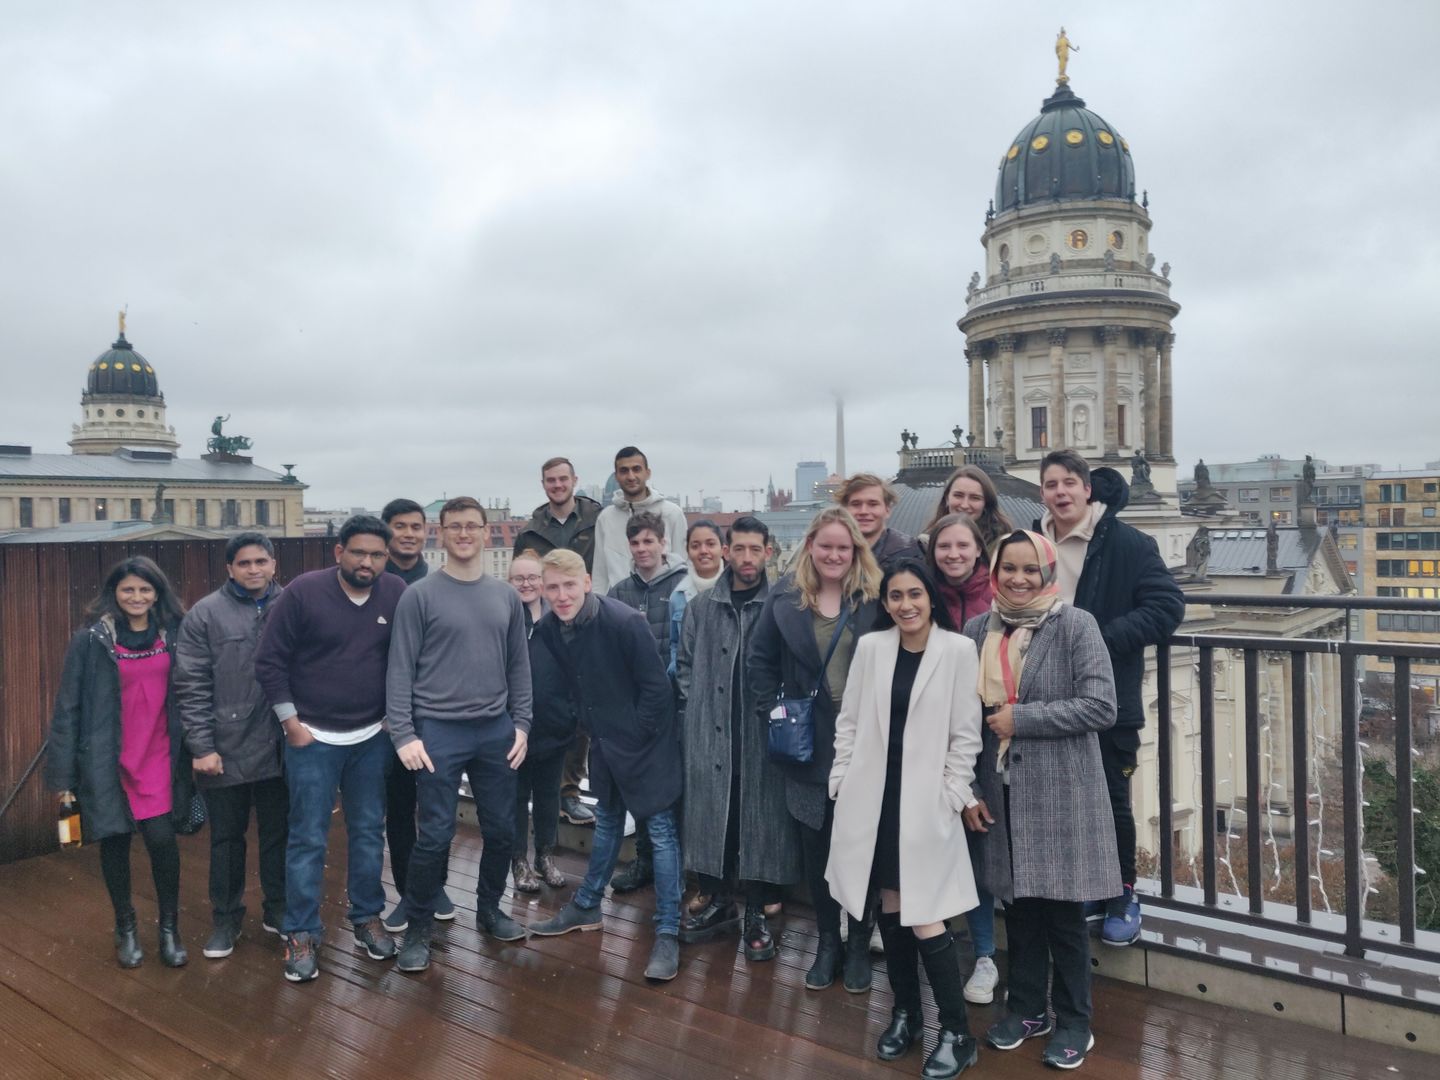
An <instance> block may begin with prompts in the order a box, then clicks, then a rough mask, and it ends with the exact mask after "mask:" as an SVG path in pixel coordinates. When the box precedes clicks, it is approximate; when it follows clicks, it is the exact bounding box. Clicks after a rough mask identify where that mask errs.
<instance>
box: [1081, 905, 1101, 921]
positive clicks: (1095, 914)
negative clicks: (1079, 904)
mask: <svg viewBox="0 0 1440 1080" xmlns="http://www.w3.org/2000/svg"><path fill="white" fill-rule="evenodd" d="M1103 918H1105V901H1104V900H1086V901H1085V921H1086V922H1096V921H1098V920H1100V919H1103Z"/></svg>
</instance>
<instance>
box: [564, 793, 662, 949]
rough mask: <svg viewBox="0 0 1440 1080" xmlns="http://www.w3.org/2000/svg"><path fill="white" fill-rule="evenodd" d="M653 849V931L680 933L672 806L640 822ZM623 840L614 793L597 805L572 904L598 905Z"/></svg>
mask: <svg viewBox="0 0 1440 1080" xmlns="http://www.w3.org/2000/svg"><path fill="white" fill-rule="evenodd" d="M640 827H641V828H642V829H644V830H645V832H646V833H647V834H649V836H650V841H651V843H652V845H653V846H654V849H655V855H654V859H655V932H656V933H657V934H672V935H677V936H678V935H679V933H680V829H679V826H678V824H677V822H676V818H675V808H674V807H673V806H672V807H670V808H669V809H667V810H661V811H660V812H659V813H658V814H652V815H650V816H649V817H648V818H646V819H645V820H644V821H642V822H640ZM624 842H625V804H624V803H623V802H621V801H620V799H619V798H618V797H617V798H615V799H614V800H613V801H612V802H611V804H610V805H609V806H604V805H602V806H599V807H596V814H595V839H594V841H593V846H592V847H591V849H590V865H589V867H588V868H587V869H586V871H585V880H584V881H583V882H581V884H580V888H579V889H577V890H576V892H575V906H576V907H580V908H585V909H587V910H588V909H590V908H594V907H598V906H599V904H600V901H601V900H602V899H604V897H605V886H606V885H608V884H610V875H611V874H613V873H614V872H615V862H616V860H617V859H619V858H620V845H621V844H623V843H624Z"/></svg>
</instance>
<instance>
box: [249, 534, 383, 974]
mask: <svg viewBox="0 0 1440 1080" xmlns="http://www.w3.org/2000/svg"><path fill="white" fill-rule="evenodd" d="M338 539H339V543H338V544H336V545H335V561H336V563H337V564H338V566H337V567H335V568H332V569H328V570H315V571H312V572H311V573H308V574H301V575H300V576H299V577H298V578H296V579H295V580H294V581H292V582H291V583H290V585H289V587H288V588H287V589H286V590H285V591H284V592H283V593H282V594H281V595H280V598H279V599H278V600H276V601H275V607H274V609H273V610H272V611H271V612H270V619H269V623H268V624H267V626H266V627H265V635H264V637H263V638H262V639H261V641H260V648H259V651H258V652H257V654H256V656H255V677H256V679H257V680H258V681H259V683H260V687H261V689H263V690H264V691H265V696H266V698H267V699H269V701H270V704H271V706H272V707H273V708H274V710H275V716H276V718H277V719H278V720H279V722H280V724H281V725H282V726H283V727H284V729H285V779H286V783H287V785H288V787H289V789H290V837H289V841H288V842H287V845H286V849H285V904H286V907H285V922H284V925H283V926H282V927H281V929H282V931H283V933H284V934H285V937H286V942H287V944H286V949H285V978H287V979H289V980H290V981H291V982H308V981H309V980H310V979H313V978H315V977H316V976H317V975H318V974H319V973H320V971H319V965H318V962H317V959H316V952H317V948H318V946H319V944H320V941H321V939H322V936H323V933H324V927H323V925H322V924H321V922H320V896H321V891H322V888H323V884H324V876H325V847H326V839H327V836H328V833H329V830H330V817H331V814H332V811H333V810H334V807H335V794H336V791H337V790H338V791H339V793H340V799H341V805H342V807H343V808H344V811H345V832H346V836H347V839H348V841H349V857H348V866H347V870H348V875H349V877H348V892H349V895H350V922H351V924H352V926H353V927H354V933H355V944H356V947H357V948H359V949H362V950H363V951H364V952H365V953H366V955H368V956H369V957H370V958H371V959H372V960H387V959H389V958H390V957H392V956H394V955H395V942H394V941H393V940H392V939H391V937H390V935H389V934H387V933H386V932H385V927H384V926H383V925H382V924H381V922H380V911H381V909H382V908H383V907H384V905H385V892H384V889H383V887H382V886H381V884H380V873H381V869H382V867H383V865H384V860H385V764H386V760H387V758H388V756H389V752H390V740H389V738H388V736H386V734H385V733H384V732H383V731H382V730H381V722H382V721H383V720H384V718H385V666H386V663H387V661H388V658H389V652H390V627H391V625H392V624H393V623H394V621H395V606H396V604H398V603H399V601H400V594H401V593H403V592H404V591H405V584H404V582H402V581H401V580H400V579H399V578H398V577H396V576H395V575H394V574H386V573H385V572H384V570H385V559H386V551H387V544H388V543H389V539H390V530H389V529H388V528H387V527H386V525H385V523H384V522H382V521H380V520H379V519H378V518H374V517H370V516H368V515H363V514H358V515H356V516H355V517H352V518H351V519H350V520H349V521H347V522H345V524H344V525H343V526H341V528H340V535H339V537H338Z"/></svg>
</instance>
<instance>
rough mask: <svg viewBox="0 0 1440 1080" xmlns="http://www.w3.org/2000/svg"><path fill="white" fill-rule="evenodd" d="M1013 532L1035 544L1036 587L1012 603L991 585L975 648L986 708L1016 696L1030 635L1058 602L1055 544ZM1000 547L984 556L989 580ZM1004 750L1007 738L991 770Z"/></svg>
mask: <svg viewBox="0 0 1440 1080" xmlns="http://www.w3.org/2000/svg"><path fill="white" fill-rule="evenodd" d="M1018 531H1020V532H1022V533H1023V534H1024V536H1025V537H1026V539H1028V540H1029V541H1030V543H1032V544H1033V545H1034V546H1035V551H1036V553H1037V554H1038V555H1039V559H1040V590H1039V591H1038V592H1037V593H1035V594H1034V595H1033V596H1031V597H1030V599H1029V600H1027V601H1026V602H1025V603H1023V604H1016V603H1014V602H1013V601H1011V600H1010V599H1009V598H1008V597H1006V596H1005V594H1004V593H1003V592H1002V591H1001V590H1000V588H999V587H998V586H996V588H995V601H994V603H993V604H992V605H991V608H990V621H989V623H988V624H987V625H986V627H985V641H984V644H983V645H982V646H981V648H980V700H981V701H982V702H983V703H984V705H985V707H986V708H988V709H998V708H1000V707H1001V706H1003V705H1014V704H1015V703H1016V702H1018V701H1019V700H1020V672H1021V669H1022V668H1024V666H1025V653H1026V652H1027V651H1028V650H1029V648H1030V639H1031V638H1032V637H1033V636H1034V634H1035V631H1036V629H1038V628H1039V627H1040V625H1041V624H1042V623H1044V621H1045V620H1046V619H1048V618H1049V617H1050V613H1051V612H1052V611H1055V610H1057V609H1058V608H1059V607H1060V606H1061V605H1063V604H1064V600H1062V599H1061V597H1060V586H1059V583H1058V581H1057V580H1056V561H1057V559H1056V553H1055V545H1054V544H1052V543H1051V542H1050V541H1049V540H1047V539H1046V538H1045V537H1044V536H1042V535H1041V534H1039V533H1034V532H1030V531H1029V530H1023V529H1022V530H1018ZM1011 535H1012V536H1013V535H1014V534H1013V533H1012V534H1011ZM1001 543H1002V544H1003V543H1004V541H1003V540H1002V541H1001ZM1000 551H1001V548H1000V546H999V545H997V546H996V548H995V554H994V555H992V556H991V558H990V575H991V578H992V580H994V579H995V578H997V577H998V575H999V572H1000ZM1009 750H1010V740H1009V739H1001V740H1000V749H999V752H998V753H997V754H996V756H995V767H996V769H997V770H1000V771H1003V770H1004V762H1005V756H1006V754H1007V753H1008V752H1009Z"/></svg>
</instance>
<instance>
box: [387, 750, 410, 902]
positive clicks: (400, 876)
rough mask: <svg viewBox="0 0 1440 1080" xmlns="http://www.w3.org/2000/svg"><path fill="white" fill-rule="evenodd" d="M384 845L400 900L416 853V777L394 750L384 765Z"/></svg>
mask: <svg viewBox="0 0 1440 1080" xmlns="http://www.w3.org/2000/svg"><path fill="white" fill-rule="evenodd" d="M385 843H386V846H388V847H389V848H390V873H391V875H393V876H394V878H395V891H396V892H398V893H399V894H400V895H401V896H402V897H403V896H404V895H405V883H406V881H407V880H408V879H409V873H410V853H411V852H412V851H414V850H415V774H414V773H413V772H411V771H410V770H409V769H407V768H405V766H404V765H402V764H400V757H399V755H398V754H396V753H395V748H394V747H393V746H392V747H391V748H390V757H389V759H388V760H387V761H386V763H385Z"/></svg>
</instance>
